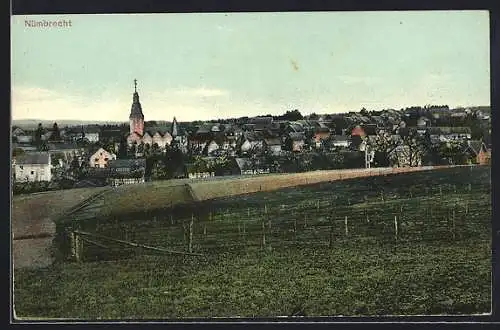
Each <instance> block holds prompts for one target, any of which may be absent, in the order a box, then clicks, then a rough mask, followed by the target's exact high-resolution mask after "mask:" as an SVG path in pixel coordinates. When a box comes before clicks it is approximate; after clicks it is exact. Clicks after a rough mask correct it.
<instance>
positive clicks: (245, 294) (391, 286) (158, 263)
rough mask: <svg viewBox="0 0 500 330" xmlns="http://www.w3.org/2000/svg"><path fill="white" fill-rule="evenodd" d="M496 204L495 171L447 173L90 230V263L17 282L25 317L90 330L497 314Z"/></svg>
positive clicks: (196, 209)
mask: <svg viewBox="0 0 500 330" xmlns="http://www.w3.org/2000/svg"><path fill="white" fill-rule="evenodd" d="M490 190H491V183H490V168H489V167H474V168H467V167H464V168H450V169H441V170H436V171H432V172H415V173H408V174H398V175H389V176H378V177H370V178H360V179H351V180H345V181H334V182H324V183H319V184H314V185H308V186H301V187H296V188H286V189H281V190H276V191H262V192H258V193H253V194H247V195H241V196H234V197H227V198H220V199H215V200H210V201H204V202H196V203H192V204H187V205H177V206H173V207H166V208H163V209H155V210H153V209H149V210H148V211H147V212H142V213H140V212H133V213H130V214H129V215H128V216H125V215H123V214H121V215H120V217H113V216H110V217H99V218H96V219H87V220H85V221H83V220H82V221H81V222H80V223H79V226H78V228H75V229H78V230H80V231H82V232H85V233H89V234H90V235H93V236H89V237H90V238H91V239H89V240H87V241H84V244H83V246H82V259H83V262H80V263H75V262H68V261H61V262H58V263H56V264H54V265H52V266H50V267H47V268H44V269H38V270H19V271H16V279H15V283H14V285H15V309H16V312H17V315H18V316H23V317H48V318H60V317H63V318H84V319H95V318H102V319H110V318H185V317H214V316H217V317H231V316H242V317H265V316H289V315H307V316H320V315H323V316H329V315H395V314H397V315H401V314H403V315H417V314H471V313H488V312H490V305H491V236H492V235H491V196H490V195H491V194H490ZM77 220H78V219H77ZM82 237H86V236H82ZM121 241H125V242H135V243H137V244H142V245H144V246H145V248H142V249H139V248H137V246H136V247H131V246H128V245H127V244H123V243H122V242H121ZM150 247H155V248H157V249H156V250H155V249H151V248H150ZM160 248H165V249H169V250H175V251H179V252H188V251H191V252H193V253H199V254H201V256H197V255H182V254H170V253H164V252H165V251H163V252H162V251H161V249H160Z"/></svg>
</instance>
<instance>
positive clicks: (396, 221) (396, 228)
mask: <svg viewBox="0 0 500 330" xmlns="http://www.w3.org/2000/svg"><path fill="white" fill-rule="evenodd" d="M394 238H395V239H396V241H397V240H398V216H397V215H395V216H394Z"/></svg>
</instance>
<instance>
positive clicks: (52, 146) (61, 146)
mask: <svg viewBox="0 0 500 330" xmlns="http://www.w3.org/2000/svg"><path fill="white" fill-rule="evenodd" d="M47 146H48V148H49V150H48V152H49V153H50V154H51V155H54V154H59V155H62V156H63V158H64V159H65V161H71V159H73V157H74V156H79V155H81V154H83V153H84V151H85V148H82V147H80V146H78V145H77V144H75V143H49V144H48V145H47Z"/></svg>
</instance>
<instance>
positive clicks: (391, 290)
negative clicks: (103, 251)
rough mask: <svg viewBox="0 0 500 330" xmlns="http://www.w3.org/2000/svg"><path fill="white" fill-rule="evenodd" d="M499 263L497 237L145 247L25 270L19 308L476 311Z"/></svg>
mask: <svg viewBox="0 0 500 330" xmlns="http://www.w3.org/2000/svg"><path fill="white" fill-rule="evenodd" d="M459 252H460V253H459ZM471 260H474V262H471ZM490 263H491V259H490V245H489V244H488V243H482V244H471V245H465V246H461V247H460V248H458V249H457V247H440V246H429V245H428V244H412V245H409V246H404V247H401V248H398V249H393V248H388V247H382V246H372V247H370V248H366V247H365V249H359V248H355V247H349V248H344V249H334V250H328V249H318V248H313V249H311V248H300V249H297V248H295V249H289V250H287V251H271V252H267V253H262V252H260V251H251V250H249V251H247V253H241V254H236V253H232V254H220V255H213V256H210V257H208V258H203V259H196V260H192V259H189V260H186V259H183V258H181V257H177V258H174V257H166V256H140V257H136V258H132V259H129V260H122V261H113V262H96V263H83V264H76V263H73V264H62V265H58V266H54V267H53V268H52V269H45V270H38V271H29V272H28V271H26V272H24V271H23V272H21V273H20V274H19V275H16V284H17V285H16V288H15V294H16V297H15V301H16V306H15V308H16V311H17V314H18V315H24V316H39V317H41V316H44V317H47V318H50V317H57V318H60V317H64V318H82V319H113V318H120V319H121V318H129V319H134V318H139V319H141V318H182V317H214V316H217V317H224V316H225V317H235V316H241V317H266V316H288V315H291V313H292V311H293V310H296V309H303V311H304V313H305V314H306V315H308V316H321V315H322V316H325V315H392V314H441V313H454V314H455V313H456V314H468V313H478V312H486V311H489V308H490V299H491V297H490V296H489V294H488V292H489V290H490V282H491V278H490V276H491V275H490ZM42 302H43V303H42Z"/></svg>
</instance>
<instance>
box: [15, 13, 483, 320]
mask: <svg viewBox="0 0 500 330" xmlns="http://www.w3.org/2000/svg"><path fill="white" fill-rule="evenodd" d="M11 28H12V32H11V37H12V62H11V65H12V86H11V95H12V109H11V113H12V123H11V127H12V129H11V151H12V158H11V163H12V167H11V187H12V194H13V202H12V213H11V214H12V217H11V234H12V236H11V237H12V242H11V247H12V249H11V256H12V270H13V282H12V285H13V306H12V308H13V312H14V315H15V320H16V321H23V320H32V321H33V320H49V321H50V320H52V321H68V320H69V321H121V320H139V321H140V320H143V321H144V320H153V319H154V320H193V319H198V320H200V319H201V320H220V319H221V318H223V319H253V320H256V319H257V320H258V319H261V318H280V319H284V318H286V319H287V320H289V319H292V320H296V319H302V320H306V319H307V318H309V317H330V318H335V317H340V316H344V317H345V316H356V317H369V316H371V317H378V316H419V315H485V314H490V313H491V306H492V303H491V300H492V294H491V290H492V263H491V258H492V253H491V250H492V242H491V237H492V228H491V225H492V224H491V222H492V221H491V217H492V205H491V166H490V164H491V107H490V69H489V68H490V58H489V56H490V55H489V54H490V46H489V45H490V41H489V15H488V12H487V11H411V12H410V11H408V12H405V11H393V12H391V11H387V12H268V13H265V12H262V13H230V12H227V13H185V14H180V13H179V14H113V15H111V14H110V15H103V14H99V15H97V14H95V15H83V14H81V15H14V16H13V17H12V18H11Z"/></svg>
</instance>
